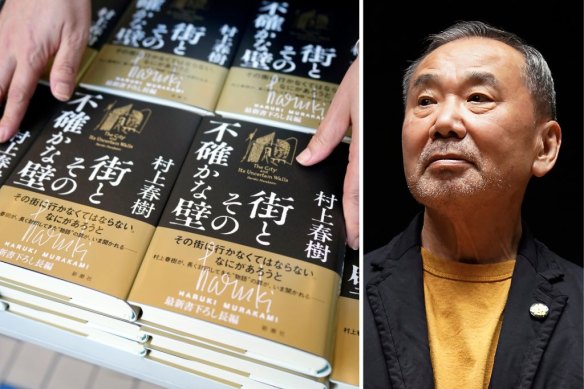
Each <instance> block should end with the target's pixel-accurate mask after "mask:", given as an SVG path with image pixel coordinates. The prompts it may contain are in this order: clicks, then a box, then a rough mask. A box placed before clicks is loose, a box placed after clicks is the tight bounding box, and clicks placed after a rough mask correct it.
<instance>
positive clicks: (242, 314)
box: [0, 0, 359, 388]
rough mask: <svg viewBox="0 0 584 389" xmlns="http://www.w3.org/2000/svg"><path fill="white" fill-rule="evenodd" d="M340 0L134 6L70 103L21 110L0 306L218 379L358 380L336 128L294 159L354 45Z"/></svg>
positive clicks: (5, 191) (270, 383)
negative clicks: (22, 131) (310, 156)
mask: <svg viewBox="0 0 584 389" xmlns="http://www.w3.org/2000/svg"><path fill="white" fill-rule="evenodd" d="M354 7H355V9H343V10H341V9H340V8H339V7H338V6H337V7H331V6H330V5H329V4H327V3H326V2H323V3H322V4H313V3H309V2H305V1H297V2H286V3H268V2H263V1H258V2H251V3H246V4H245V5H242V4H240V3H239V2H236V1H228V0H213V1H208V2H195V1H187V0H174V1H167V2H164V1H139V0H136V1H132V2H131V3H130V4H129V6H128V7H127V9H126V11H125V12H124V13H123V16H122V17H121V19H120V21H119V22H118V23H117V25H116V26H115V28H113V29H112V30H111V33H110V34H108V39H107V40H106V41H105V43H103V44H101V47H100V49H99V50H98V52H97V53H96V55H95V57H94V59H93V60H92V62H91V64H90V65H89V66H88V68H87V71H86V72H85V73H84V75H83V76H82V78H81V83H80V87H78V88H77V90H76V92H75V94H74V96H73V97H72V98H71V100H70V101H68V102H65V103H58V102H56V101H54V99H52V98H50V96H49V93H48V91H47V90H44V94H42V93H40V92H39V95H42V96H41V97H42V98H45V100H47V101H48V100H49V99H52V105H46V104H43V103H42V102H41V103H35V104H33V105H31V108H30V109H29V111H30V112H31V113H30V115H29V113H27V118H30V120H31V122H24V123H26V126H28V127H30V128H39V130H37V131H36V133H38V135H37V136H35V137H34V142H31V145H30V146H27V147H24V146H23V147H22V153H21V154H22V155H21V156H20V157H19V158H15V159H14V163H13V165H14V166H13V167H12V168H11V169H10V171H8V169H6V173H5V175H6V181H5V182H4V183H3V185H2V186H1V187H0V230H2V231H6V233H3V239H2V242H1V246H0V307H2V308H4V309H5V310H7V312H8V313H14V314H17V315H20V316H25V317H29V318H31V319H34V320H38V321H43V322H45V323H47V324H50V325H52V326H57V327H59V328H62V329H64V330H67V331H70V332H73V333H75V334H78V335H80V336H84V337H87V338H90V339H94V340H96V341H98V342H101V343H105V344H107V345H111V346H112V347H116V348H118V349H121V350H126V351H128V352H130V353H132V354H135V355H140V356H143V357H144V358H149V359H152V360H154V361H157V362H160V363H163V364H166V365H170V366H173V367H176V368H177V369H182V370H185V371H189V372H192V373H193V374H195V375H198V376H201V377H206V378H208V379H211V380H213V381H216V382H219V383H224V384H225V385H227V386H234V385H235V386H240V387H254V388H255V387H258V388H262V387H282V388H297V387H301V386H306V387H308V388H327V387H329V386H331V385H332V386H334V385H342V384H344V383H347V384H349V385H355V382H358V328H359V325H358V309H357V311H356V312H357V316H356V317H355V310H354V308H347V306H352V305H353V304H351V303H353V302H354V301H357V306H358V300H355V296H354V292H355V290H357V289H355V288H356V287H355V286H353V289H352V291H350V288H349V289H347V288H348V287H346V286H345V278H347V275H348V274H349V273H347V272H350V275H349V276H348V278H347V282H349V283H351V282H352V283H354V282H355V277H358V275H357V276H356V275H355V270H354V266H355V264H356V265H357V268H358V260H357V261H356V262H355V260H354V258H356V257H355V256H354V255H346V252H350V250H348V249H347V248H346V246H345V235H344V234H345V232H344V224H343V213H342V202H341V200H342V185H343V179H344V172H345V168H346V161H347V158H348V142H349V141H350V136H348V137H347V138H346V140H345V142H343V143H341V144H340V145H339V146H338V147H337V148H336V149H335V150H334V151H333V153H332V155H331V156H329V157H328V158H327V159H326V160H325V161H322V162H321V163H319V164H317V165H315V166H312V167H303V166H301V165H299V164H298V163H297V162H296V160H295V157H296V155H297V154H298V153H299V152H300V151H302V150H303V149H304V148H305V147H306V145H307V144H308V142H309V140H310V137H311V134H313V133H314V131H315V130H316V128H317V126H318V123H319V122H320V120H321V119H322V117H323V116H324V113H325V112H326V108H327V107H328V104H330V99H332V96H333V95H334V92H335V91H336V87H337V86H338V83H340V80H341V79H342V75H343V74H344V72H345V71H346V69H347V68H348V66H349V64H350V62H351V60H352V59H354V58H355V53H354V52H353V51H352V48H353V46H354V44H355V42H356V41H357V38H358V3H357V2H355V4H354ZM246 42H247V43H246ZM40 86H41V85H39V87H40ZM235 102H241V104H240V105H235ZM309 102H310V104H309ZM34 106H39V107H42V108H43V109H44V113H43V115H35V114H33V113H32V110H33V109H34ZM27 120H29V119H27ZM23 126H24V125H23ZM23 128H26V127H23ZM40 129H42V131H40ZM348 135H350V134H348ZM13 140H14V142H13V143H14V144H17V142H18V138H17V137H15V138H13ZM10 144H11V143H8V144H6V145H2V146H3V147H5V148H8V147H10V146H9V145H10ZM12 147H13V148H14V147H15V146H12ZM0 153H2V149H0ZM0 166H1V165H0ZM350 258H352V259H350ZM357 258H358V256H357ZM357 274H358V270H357ZM341 284H342V285H343V287H342V288H341ZM351 296H352V297H353V298H352V299H351ZM357 297H358V294H357ZM346 299H350V301H349V302H345V300H346ZM343 312H350V313H348V315H349V316H351V317H352V319H351V320H352V321H349V322H346V323H345V322H344V321H343V323H344V324H342V326H343V328H344V330H343V333H342V334H341V335H339V329H338V328H339V326H340V325H341V324H340V323H341V321H340V319H339V318H341V317H344V316H345V313H343ZM343 320H344V319H343ZM355 320H356V322H355ZM346 328H350V330H345V329H346ZM347 331H348V332H347ZM354 331H357V334H356V335H357V336H355V333H354ZM347 335H348V336H349V337H348V338H347ZM343 338H347V339H343ZM355 340H356V342H357V343H355ZM335 341H337V342H341V343H342V344H343V345H342V346H336V345H335ZM348 344H352V345H353V344H356V345H357V349H356V350H357V351H356V352H355V351H346V352H344V351H343V352H342V353H341V354H342V355H343V356H347V355H348V353H350V354H351V355H353V356H355V355H356V356H357V359H354V358H353V359H351V360H350V361H349V360H346V359H344V358H341V354H339V350H345V349H346V347H349V346H348ZM351 347H353V346H351ZM335 350H336V353H335ZM347 350H348V349H347ZM353 350H354V349H353ZM347 361H349V362H347ZM331 373H332V375H331Z"/></svg>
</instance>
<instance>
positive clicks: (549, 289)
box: [363, 214, 584, 389]
mask: <svg viewBox="0 0 584 389" xmlns="http://www.w3.org/2000/svg"><path fill="white" fill-rule="evenodd" d="M422 223H423V217H422V214H420V215H418V216H417V217H416V218H415V219H414V220H413V221H412V223H411V224H410V225H409V227H408V228H407V229H406V230H405V231H404V232H402V233H401V234H400V235H398V236H396V237H395V238H394V239H393V240H392V241H391V242H389V243H388V244H387V245H386V246H384V247H382V248H380V249H377V250H375V251H372V252H370V253H368V254H366V255H365V257H364V270H365V271H364V274H363V277H364V278H363V280H364V284H365V291H364V299H363V300H364V301H363V331H364V341H363V380H364V381H363V382H364V384H365V389H373V388H384V389H388V388H394V389H398V388H399V389H401V388H410V389H424V388H433V387H434V378H433V373H432V364H431V362H430V349H429V345H428V330H427V325H426V311H425V305H424V289H423V278H422V257H421V253H420V246H421V241H420V237H421V229H422ZM582 275H583V270H582V267H580V266H577V265H575V264H573V263H571V262H569V261H567V260H565V259H562V258H560V257H559V256H557V255H556V254H554V253H553V252H551V251H550V250H549V249H548V248H547V247H546V246H545V245H543V244H542V243H540V242H538V241H537V240H535V239H534V238H533V237H531V236H530V234H529V232H528V231H527V229H526V228H525V227H524V229H523V237H522V239H521V242H520V245H519V250H518V253H517V258H516V264H515V270H514V272H513V277H512V280H511V288H510V290H509V296H508V299H507V304H506V306H505V310H504V312H503V325H502V328H501V334H500V337H499V344H498V347H497V352H496V354H495V363H494V366H493V372H492V376H491V383H490V386H489V388H491V389H506V388H513V389H516V388H545V389H582V388H583V378H582V377H583V370H582V369H583V363H582V360H583V352H584V351H583V342H584V340H583V312H582V304H583V300H582ZM535 302H541V303H544V304H546V305H547V306H548V307H549V309H550V311H549V314H548V316H547V317H546V318H545V319H534V318H533V317H532V316H531V315H530V312H529V308H530V306H531V305H532V304H533V303H535Z"/></svg>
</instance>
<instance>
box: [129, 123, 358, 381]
mask: <svg viewBox="0 0 584 389" xmlns="http://www.w3.org/2000/svg"><path fill="white" fill-rule="evenodd" d="M309 138H310V135H308V134H306V133H301V132H295V131H290V130H286V129H282V128H277V127H269V126H265V125H259V124H254V123H250V122H243V121H235V120H228V119H221V118H211V117H205V118H203V120H202V122H201V125H200V127H199V129H198V130H197V133H196V136H195V139H194V141H193V144H192V147H191V149H190V151H189V152H188V156H187V158H186V159H185V162H184V165H183V167H182V169H181V172H180V174H179V177H178V178H177V182H176V183H175V186H174V188H173V191H172V194H171V196H170V198H169V201H168V203H167V205H166V207H165V210H164V212H163V215H162V217H161V220H160V222H159V224H158V226H157V228H156V231H155V233H154V235H153V237H152V241H151V243H150V246H149V248H148V251H147V252H146V255H145V257H144V260H143V262H142V265H141V267H140V270H139V273H138V275H137V277H136V280H135V282H134V285H133V286H132V289H131V291H130V295H129V298H128V301H129V302H130V303H131V304H133V305H136V306H139V307H140V308H141V311H142V314H141V317H140V319H139V320H138V323H139V324H142V325H144V327H145V328H144V331H145V332H148V330H147V329H146V327H153V328H156V329H159V330H163V331H165V332H167V333H170V334H174V335H175V336H178V337H179V338H181V339H183V341H182V342H177V346H176V349H175V350H174V351H175V352H177V353H181V354H187V355H193V354H194V353H193V352H190V351H189V348H188V342H189V340H194V341H197V342H206V343H208V344H210V345H212V346H213V347H217V348H220V349H224V350H227V351H230V352H233V353H236V354H238V355H239V356H241V357H244V358H249V359H251V360H255V361H258V362H260V363H264V364H269V365H274V366H278V367H279V368H283V369H288V370H291V371H295V372H298V373H300V374H305V375H309V376H314V377H323V376H326V375H328V374H329V373H330V371H331V361H332V351H333V341H334V326H335V324H336V322H335V320H334V318H335V313H336V302H337V298H338V296H339V293H340V275H341V271H342V267H343V258H344V251H345V233H344V221H343V215H342V204H341V199H342V184H343V178H344V172H345V167H346V160H347V157H348V144H345V143H342V144H340V145H339V146H338V147H337V148H336V149H335V150H334V152H333V153H332V155H331V156H330V157H329V158H327V159H326V160H325V161H323V162H321V163H319V164H317V165H315V166H312V167H303V166H301V165H299V164H298V163H297V162H296V161H295V157H296V155H297V154H298V153H299V152H300V151H301V150H303V148H304V147H305V146H306V145H307V144H308V141H309ZM156 336H157V334H156V333H152V339H153V341H155V338H156ZM167 347H169V348H172V347H171V346H167ZM171 351H172V350H171Z"/></svg>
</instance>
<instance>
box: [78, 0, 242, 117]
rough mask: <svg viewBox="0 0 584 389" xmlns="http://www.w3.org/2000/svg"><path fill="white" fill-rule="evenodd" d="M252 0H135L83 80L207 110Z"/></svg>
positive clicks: (87, 84)
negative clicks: (248, 0)
mask: <svg viewBox="0 0 584 389" xmlns="http://www.w3.org/2000/svg"><path fill="white" fill-rule="evenodd" d="M249 7H250V6H249V2H240V1H237V0H209V1H185V0H168V1H164V0H162V1H139V0H137V1H133V2H132V3H131V4H130V6H129V7H128V9H127V11H126V13H125V14H124V16H123V17H122V19H121V20H120V22H119V23H118V25H117V26H116V28H115V31H114V33H113V34H112V35H111V36H110V39H109V40H108V42H107V43H106V44H105V45H104V46H103V47H102V48H101V49H100V50H99V54H98V55H97V57H96V59H95V60H94V61H93V62H92V65H91V67H90V68H89V69H88V71H87V73H86V74H85V75H84V76H83V78H82V79H81V85H82V86H85V87H87V88H91V89H96V90H107V91H110V92H111V93H117V94H124V95H131V96H133V97H136V98H139V99H148V100H149V101H155V102H158V103H160V104H170V105H173V106H178V107H180V108H183V109H190V110H193V111H195V112H198V113H200V114H203V115H208V114H210V113H211V112H212V110H213V109H214V108H215V105H216V103H217V98H218V96H219V92H220V91H221V88H222V86H223V83H224V80H225V76H226V74H227V69H228V67H229V66H230V65H231V60H232V58H233V53H234V50H235V47H236V45H237V44H238V42H239V37H240V35H241V29H242V26H243V25H244V23H245V21H246V18H247V17H248V8H249Z"/></svg>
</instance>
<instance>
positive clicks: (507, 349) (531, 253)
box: [489, 229, 567, 389]
mask: <svg viewBox="0 0 584 389" xmlns="http://www.w3.org/2000/svg"><path fill="white" fill-rule="evenodd" d="M524 235H528V234H527V233H525V229H524ZM523 241H524V242H525V241H528V242H530V245H529V246H525V245H523V246H522V247H520V250H519V253H518V256H517V262H516V264H515V270H514V271H513V277H512V279H511V288H510V290H509V297H508V298H507V304H506V306H505V310H504V312H503V324H502V327H501V334H500V336H499V343H498V347H497V352H496V354H495V363H494V366H493V372H492V374H491V382H490V385H489V387H490V388H493V389H500V388H513V389H516V388H517V389H519V388H530V387H531V385H532V383H533V379H534V376H535V373H536V372H537V367H538V365H539V363H540V361H541V358H542V356H543V353H544V351H545V348H546V346H547V344H548V342H549V339H550V337H551V334H552V332H553V330H554V328H555V326H556V324H557V322H558V320H559V318H560V317H561V315H562V312H563V310H564V307H565V305H566V301H567V297H566V296H564V295H561V294H559V293H558V292H556V291H555V290H554V288H553V285H552V283H553V281H555V280H558V279H560V278H561V277H562V273H561V272H560V271H559V270H558V269H557V268H555V267H553V264H554V263H553V262H552V263H551V265H552V266H549V263H548V262H546V261H540V262H538V260H537V259H538V257H537V250H536V248H535V245H534V244H533V240H531V239H526V238H524V239H523ZM538 266H539V267H542V266H544V268H538ZM534 303H543V304H545V305H546V306H547V307H548V308H549V313H548V315H547V316H546V317H545V318H541V319H537V318H534V317H532V315H531V314H530V307H531V305H532V304H534Z"/></svg>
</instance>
